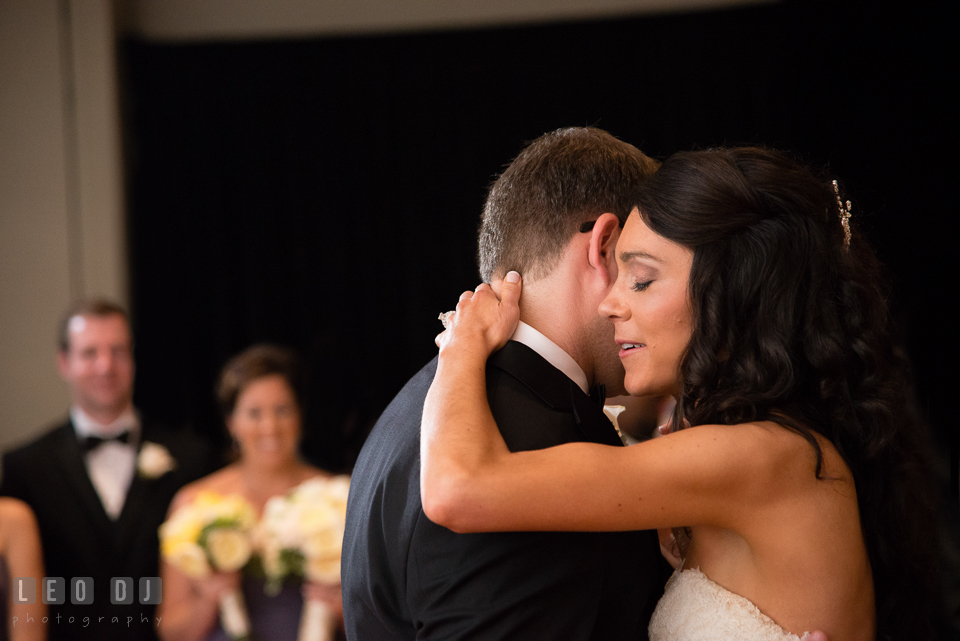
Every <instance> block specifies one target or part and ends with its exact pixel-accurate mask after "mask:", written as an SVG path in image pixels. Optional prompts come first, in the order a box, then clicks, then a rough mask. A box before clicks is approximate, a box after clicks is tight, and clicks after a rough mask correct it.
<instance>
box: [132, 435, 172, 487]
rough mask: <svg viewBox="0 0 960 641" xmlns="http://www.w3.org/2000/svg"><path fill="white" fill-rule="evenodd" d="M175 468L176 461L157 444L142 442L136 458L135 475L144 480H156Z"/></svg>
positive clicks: (166, 450) (165, 449)
mask: <svg viewBox="0 0 960 641" xmlns="http://www.w3.org/2000/svg"><path fill="white" fill-rule="evenodd" d="M175 467H177V460H176V459H175V458H173V455H171V454H170V450H168V449H167V448H166V447H164V446H163V445H160V444H159V443H151V442H150V441H144V443H143V446H142V447H141V448H140V454H139V455H138V456H137V473H138V474H139V475H140V476H142V477H143V478H145V479H158V478H160V477H161V476H163V475H164V474H166V473H167V472H170V471H171V470H173V469H174V468H175Z"/></svg>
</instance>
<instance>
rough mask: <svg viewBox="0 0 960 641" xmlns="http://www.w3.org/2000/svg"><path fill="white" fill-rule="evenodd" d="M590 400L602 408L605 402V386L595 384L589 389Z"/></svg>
mask: <svg viewBox="0 0 960 641" xmlns="http://www.w3.org/2000/svg"><path fill="white" fill-rule="evenodd" d="M590 400H591V401H593V402H594V403H596V404H597V405H599V406H600V407H603V404H604V403H605V402H606V400H607V386H606V385H604V384H603V383H597V384H596V385H594V386H593V387H591V388H590Z"/></svg>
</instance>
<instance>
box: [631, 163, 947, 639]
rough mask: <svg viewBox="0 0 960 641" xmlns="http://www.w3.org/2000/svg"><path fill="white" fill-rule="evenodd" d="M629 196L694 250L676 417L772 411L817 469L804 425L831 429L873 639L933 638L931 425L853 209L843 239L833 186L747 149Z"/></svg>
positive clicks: (714, 419) (692, 166)
mask: <svg viewBox="0 0 960 641" xmlns="http://www.w3.org/2000/svg"><path fill="white" fill-rule="evenodd" d="M637 204H638V207H639V210H640V215H641V217H642V218H643V220H644V221H645V222H646V224H647V225H648V226H649V227H650V229H652V230H653V231H655V232H656V233H657V234H659V235H661V236H663V237H664V238H667V239H669V240H671V241H674V242H676V243H679V244H681V245H684V246H686V247H689V248H691V249H692V250H693V265H692V267H691V271H690V282H689V296H690V300H691V304H692V308H693V316H694V323H693V330H692V336H691V339H690V343H689V344H688V345H687V347H686V350H685V352H684V354H683V356H682V358H681V361H680V366H679V369H680V371H679V377H680V381H681V389H682V394H681V397H680V398H679V399H678V402H677V407H676V410H675V415H674V422H673V424H674V425H683V419H686V420H688V421H689V423H690V425H700V424H705V423H714V424H727V425H732V424H737V423H744V422H749V421H761V420H771V421H775V422H777V423H779V424H781V425H783V426H785V427H787V428H788V429H791V430H794V431H796V432H798V433H799V434H801V435H802V436H803V437H804V438H806V440H807V441H809V442H810V445H811V447H812V448H814V450H815V451H816V455H817V466H816V469H815V470H811V473H812V474H816V475H817V477H818V478H819V477H820V476H821V470H822V463H823V456H822V452H821V450H820V447H819V445H818V443H817V440H816V438H815V437H814V434H813V432H816V433H818V434H821V435H823V436H824V437H826V438H827V439H829V440H830V442H831V443H833V445H834V446H835V447H836V449H837V451H838V452H839V453H840V455H841V456H842V457H843V459H844V461H846V463H847V465H848V466H849V467H850V470H851V471H852V473H853V477H854V481H855V483H856V489H857V500H858V502H859V507H860V520H861V527H862V530H863V534H864V539H865V541H866V547H867V551H868V553H869V557H870V562H871V566H872V570H873V579H874V586H875V595H876V612H877V638H878V639H908V638H917V639H920V638H923V639H927V638H933V636H934V631H933V629H932V628H931V625H932V611H933V609H934V608H935V605H936V603H937V583H936V570H935V568H936V556H935V548H936V546H935V545H934V542H935V540H936V539H935V534H936V529H935V527H934V524H933V523H934V521H933V519H934V514H935V512H934V510H935V507H934V505H935V503H934V492H933V485H932V482H931V481H930V479H929V467H928V466H927V464H926V430H925V425H924V424H923V423H922V421H921V420H920V419H919V415H918V413H917V412H916V410H915V403H914V399H913V392H912V385H911V382H910V380H909V374H908V371H909V368H908V364H907V362H906V359H905V357H904V355H903V353H902V352H901V351H900V350H899V349H898V347H897V342H896V341H895V339H894V335H893V331H892V328H891V321H890V318H889V314H888V309H887V304H886V291H885V288H884V286H883V285H882V283H883V279H882V278H881V270H880V265H879V263H878V261H877V260H876V258H875V256H874V254H873V252H872V250H871V249H870V247H869V246H868V244H867V243H866V242H865V241H864V240H863V238H862V236H861V235H860V234H859V233H858V230H857V225H856V211H854V218H853V219H852V221H851V228H852V239H851V240H850V243H849V246H847V245H846V243H845V239H844V229H843V227H842V225H841V221H840V216H839V209H838V202H837V195H836V194H835V192H834V188H833V185H832V183H831V182H830V181H828V180H825V179H823V178H822V177H820V176H818V175H816V174H815V173H814V172H812V171H811V170H810V169H808V168H807V167H805V166H803V165H802V164H800V163H798V162H796V161H794V160H793V159H792V158H790V157H789V156H787V155H786V154H783V153H781V152H777V151H772V150H768V149H758V148H739V149H712V150H705V151H695V152H686V153H679V154H676V155H674V156H672V157H670V158H669V159H667V160H666V161H665V162H664V163H663V165H662V166H661V168H660V170H659V171H658V172H657V173H656V174H655V175H654V176H653V177H652V178H650V179H648V181H647V182H646V183H645V184H644V185H643V187H642V188H641V191H640V192H639V194H638V197H637ZM811 526H812V527H816V524H801V523H798V524H797V527H811Z"/></svg>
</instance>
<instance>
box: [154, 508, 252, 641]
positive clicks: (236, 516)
mask: <svg viewBox="0 0 960 641" xmlns="http://www.w3.org/2000/svg"><path fill="white" fill-rule="evenodd" d="M256 520H257V514H256V511H255V510H254V509H253V506H252V505H250V503H248V502H247V501H246V499H244V498H243V497H241V496H237V495H230V496H224V495H222V494H217V493H216V492H200V493H199V494H197V496H196V498H195V499H194V500H193V501H192V502H191V503H189V504H187V505H184V506H182V507H180V508H179V509H178V510H177V511H176V512H174V513H173V514H172V515H171V516H170V518H169V519H168V520H167V521H166V522H165V523H164V524H163V525H161V526H160V553H161V555H162V556H163V558H164V560H166V561H167V562H168V563H170V564H171V565H173V566H174V567H176V568H178V569H179V570H180V571H181V572H183V573H184V574H186V575H187V576H190V577H193V578H197V579H199V578H203V577H206V576H209V575H210V574H211V573H212V572H214V571H219V572H235V571H237V570H240V569H241V568H243V566H245V565H246V564H247V561H249V560H250V555H251V553H252V551H253V545H252V538H251V533H252V531H253V527H254V525H255V523H256ZM220 620H221V623H222V624H223V629H224V630H225V631H226V632H227V634H229V635H230V637H231V638H233V639H246V638H248V637H249V636H250V621H249V618H248V616H247V612H246V606H245V605H244V603H243V596H242V594H241V593H240V592H239V590H235V591H233V592H230V593H228V594H224V595H223V596H221V597H220Z"/></svg>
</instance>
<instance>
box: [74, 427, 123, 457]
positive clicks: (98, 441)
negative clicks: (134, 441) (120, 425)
mask: <svg viewBox="0 0 960 641" xmlns="http://www.w3.org/2000/svg"><path fill="white" fill-rule="evenodd" d="M110 441H117V442H119V443H129V442H130V430H127V431H126V432H120V433H119V434H117V435H115V436H107V437H102V436H87V437H85V438H83V440H81V441H80V448H81V449H82V450H83V451H84V452H89V451H90V450H93V449H96V448H98V447H100V446H101V445H103V444H104V443H109V442H110Z"/></svg>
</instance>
